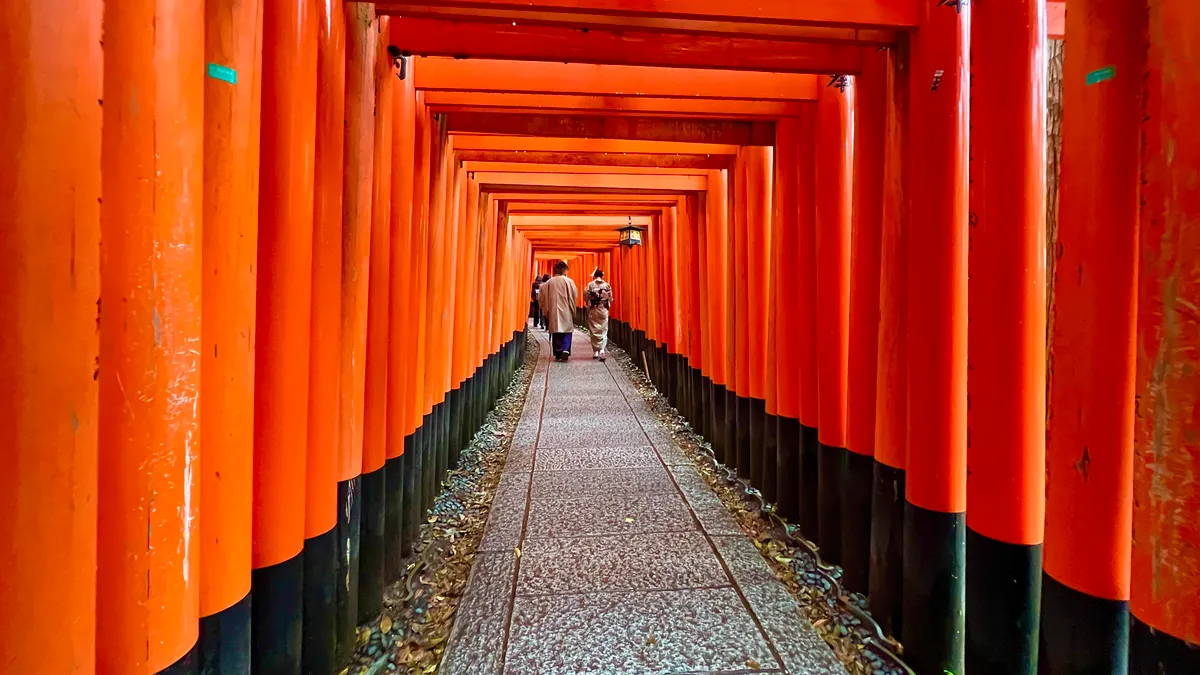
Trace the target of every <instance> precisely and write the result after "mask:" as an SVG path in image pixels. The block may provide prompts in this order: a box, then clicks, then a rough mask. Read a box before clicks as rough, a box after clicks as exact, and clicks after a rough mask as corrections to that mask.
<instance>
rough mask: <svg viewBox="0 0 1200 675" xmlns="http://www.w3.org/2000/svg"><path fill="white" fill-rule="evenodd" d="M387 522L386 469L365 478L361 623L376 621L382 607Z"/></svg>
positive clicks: (359, 602) (363, 476)
mask: <svg viewBox="0 0 1200 675" xmlns="http://www.w3.org/2000/svg"><path fill="white" fill-rule="evenodd" d="M386 522H387V466H386V465H384V466H382V467H380V468H378V469H376V470H374V471H372V472H370V473H364V474H363V475H362V533H361V538H360V540H359V552H360V553H359V563H358V622H359V623H367V622H369V621H370V620H371V619H374V618H375V616H376V615H377V614H379V610H380V608H381V607H383V588H384V581H383V557H384V541H385V539H384V535H385V532H384V530H385V529H386Z"/></svg>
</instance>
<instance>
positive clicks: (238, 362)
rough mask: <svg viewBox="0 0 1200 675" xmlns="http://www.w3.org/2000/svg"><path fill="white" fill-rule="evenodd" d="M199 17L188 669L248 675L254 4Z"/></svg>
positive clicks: (258, 13)
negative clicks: (195, 439)
mask: <svg viewBox="0 0 1200 675" xmlns="http://www.w3.org/2000/svg"><path fill="white" fill-rule="evenodd" d="M205 9H206V12H205V26H204V29H205V33H204V35H205V61H206V62H207V63H210V64H213V65H215V66H218V67H219V68H217V69H216V70H214V72H213V73H211V74H210V75H209V76H208V77H207V78H205V81H204V197H203V198H204V232H203V241H204V247H203V251H202V253H201V256H202V259H203V260H202V262H203V270H204V272H203V274H204V276H203V282H202V284H203V287H202V289H201V302H202V305H201V334H202V337H201V340H200V344H201V346H200V358H201V365H200V368H201V372H202V373H203V377H201V379H200V445H201V447H202V448H203V459H202V461H201V463H200V504H201V505H202V506H203V511H204V514H203V517H202V518H201V519H200V617H201V618H200V655H199V663H198V666H199V668H200V670H201V672H215V673H228V674H238V675H249V673H250V548H251V528H250V523H251V511H252V507H251V491H250V487H251V480H252V475H253V470H254V333H255V324H254V320H255V298H256V285H257V276H256V275H255V264H256V263H257V256H258V196H259V195H258V181H259V178H258V176H259V170H258V168H259V167H258V156H259V119H260V98H259V95H260V92H261V86H262V72H261V68H262V63H261V60H260V59H261V51H260V50H261V49H262V8H261V3H259V2H248V3H245V4H239V5H236V6H235V5H229V4H221V3H208V4H206V5H205ZM220 68H227V69H229V70H228V71H225V70H221V69H220ZM339 175H340V171H339Z"/></svg>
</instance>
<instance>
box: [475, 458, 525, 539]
mask: <svg viewBox="0 0 1200 675" xmlns="http://www.w3.org/2000/svg"><path fill="white" fill-rule="evenodd" d="M529 476H530V475H529V474H528V473H519V472H511V473H502V474H500V484H499V485H497V486H496V494H495V496H494V497H492V507H491V510H490V511H489V512H488V522H487V525H486V526H485V527H484V530H483V539H482V540H481V541H480V542H479V550H480V551H511V550H513V549H514V548H516V547H517V545H518V544H520V542H521V532H522V530H524V528H525V507H526V506H527V504H528V502H529Z"/></svg>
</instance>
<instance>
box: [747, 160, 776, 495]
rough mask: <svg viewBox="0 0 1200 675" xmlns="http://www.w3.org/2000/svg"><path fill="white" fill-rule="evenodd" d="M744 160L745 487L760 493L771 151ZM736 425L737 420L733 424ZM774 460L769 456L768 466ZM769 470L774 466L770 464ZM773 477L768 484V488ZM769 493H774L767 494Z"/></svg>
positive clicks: (763, 456) (772, 175)
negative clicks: (747, 469) (747, 459)
mask: <svg viewBox="0 0 1200 675" xmlns="http://www.w3.org/2000/svg"><path fill="white" fill-rule="evenodd" d="M743 152H744V153H745V155H746V161H745V167H746V192H745V200H744V201H743V202H742V203H743V204H744V205H745V209H746V234H747V237H748V239H747V242H746V263H747V269H746V270H745V275H746V319H745V322H744V326H745V328H746V338H747V348H748V351H749V353H748V354H747V356H748V359H747V362H746V365H747V367H748V368H749V373H748V375H749V378H748V379H749V384H750V388H749V390H748V391H747V392H746V394H745V396H746V403H747V404H748V407H747V410H748V412H749V418H748V420H747V421H748V425H747V426H748V431H749V434H748V435H749V439H750V473H749V475H750V477H751V483H752V484H753V485H754V486H755V487H758V488H759V489H762V488H763V486H764V485H765V483H766V480H767V476H768V475H769V474H767V473H765V472H766V471H767V469H768V468H769V467H768V463H767V460H766V452H765V445H766V435H767V434H766V431H767V328H768V327H769V326H770V324H769V322H768V320H769V319H770V316H769V314H768V308H769V307H770V303H771V297H770V293H769V292H768V284H767V273H768V272H769V264H770V259H771V212H772V196H771V191H772V189H774V186H773V183H774V178H775V172H774V169H773V168H772V164H773V162H774V160H775V153H774V148H772V147H771V146H751V147H748V148H745V150H744V151H743ZM739 422H740V420H739ZM773 459H774V457H773V456H772V460H773ZM770 465H771V466H773V465H774V461H771V462H770ZM774 482H775V479H774V476H771V483H772V485H774ZM771 491H772V492H774V490H773V489H772V490H771Z"/></svg>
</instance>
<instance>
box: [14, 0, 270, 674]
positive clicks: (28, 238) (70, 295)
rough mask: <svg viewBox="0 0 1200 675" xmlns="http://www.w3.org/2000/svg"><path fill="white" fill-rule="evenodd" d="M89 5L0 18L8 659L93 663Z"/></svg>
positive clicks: (34, 667) (54, 5)
mask: <svg viewBox="0 0 1200 675" xmlns="http://www.w3.org/2000/svg"><path fill="white" fill-rule="evenodd" d="M101 14H102V6H101V5H100V3H96V2H91V1H90V0H66V1H60V2H46V1H45V0H15V1H10V2H8V3H7V5H6V7H5V17H6V19H5V20H3V21H0V58H2V59H3V60H4V63H6V64H8V65H7V66H6V67H5V68H4V69H3V70H0V91H3V92H4V96H3V98H2V99H0V129H3V130H4V131H3V132H0V213H3V214H4V218H5V222H4V225H3V226H0V255H2V256H3V258H4V261H5V262H4V264H3V265H0V309H2V310H3V312H4V317H5V321H4V325H3V327H0V359H3V363H4V364H5V372H4V377H2V378H0V401H2V403H0V430H2V431H0V433H2V434H3V441H2V443H3V447H4V450H3V451H2V452H0V495H3V498H2V500H0V548H2V549H3V555H4V559H5V562H4V573H3V574H0V663H3V664H4V669H5V670H6V672H13V673H44V674H45V675H75V674H76V673H84V674H88V673H95V672H96V546H97V542H96V499H97V491H96V489H97V483H96V480H97V478H96V472H97V445H96V439H97V423H98V418H99V416H98V411H97V395H98V391H99V385H98V384H97V382H96V372H97V371H96V369H97V363H98V358H99V352H100V342H99V341H100V335H99V334H98V333H97V331H96V319H97V312H98V311H99V307H98V305H97V299H98V298H99V297H100V171H101V169H100V161H101V160H100V144H101V139H100V136H101V119H102V110H101V98H102V96H103V88H102V85H101V82H102V80H103V77H102V75H103V72H102V69H103V63H104V59H103V54H102V51H101V46H100V39H101ZM16 17H21V18H22V19H23V20H20V21H18V20H14V19H16ZM49 26H52V27H53V30H47V29H46V27H49ZM68 243H69V245H68ZM142 536H143V537H145V529H144V526H143V530H142ZM247 585H248V584H247ZM143 650H144V645H143ZM110 672H111V669H110Z"/></svg>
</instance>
